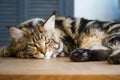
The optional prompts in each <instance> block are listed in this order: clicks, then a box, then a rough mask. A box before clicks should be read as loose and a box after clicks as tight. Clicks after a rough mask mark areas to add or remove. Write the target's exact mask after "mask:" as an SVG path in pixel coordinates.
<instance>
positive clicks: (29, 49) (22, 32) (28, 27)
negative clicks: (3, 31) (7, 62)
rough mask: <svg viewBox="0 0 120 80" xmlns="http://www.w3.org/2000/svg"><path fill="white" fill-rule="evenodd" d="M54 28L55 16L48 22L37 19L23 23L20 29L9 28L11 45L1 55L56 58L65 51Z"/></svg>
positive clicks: (19, 26)
mask: <svg viewBox="0 0 120 80" xmlns="http://www.w3.org/2000/svg"><path fill="white" fill-rule="evenodd" d="M31 21H33V22H31ZM30 22H31V23H30ZM27 23H29V24H27ZM38 23H39V24H38ZM23 25H24V27H23ZM36 26H37V27H36ZM54 27H55V14H52V15H51V16H50V18H49V19H48V20H46V21H45V20H44V19H41V18H40V19H39V18H35V19H31V20H28V21H26V22H23V23H21V24H20V25H18V27H14V26H10V27H8V30H9V32H10V37H11V39H10V44H9V45H8V46H6V47H4V48H3V49H2V51H1V53H2V54H1V55H2V56H9V57H10V56H11V57H19V58H42V59H43V58H45V59H49V58H50V57H56V56H57V55H58V54H59V53H60V52H61V51H62V50H63V43H62V41H61V39H59V36H58V35H57V34H56V33H55V30H54Z"/></svg>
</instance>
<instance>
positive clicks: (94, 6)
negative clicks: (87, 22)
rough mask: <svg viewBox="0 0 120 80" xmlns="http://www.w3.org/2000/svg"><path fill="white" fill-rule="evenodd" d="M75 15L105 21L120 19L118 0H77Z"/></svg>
mask: <svg viewBox="0 0 120 80" xmlns="http://www.w3.org/2000/svg"><path fill="white" fill-rule="evenodd" d="M74 3H75V4H74V10H75V11H74V12H75V13H74V16H75V17H84V18H88V19H99V20H104V21H110V20H120V9H119V7H118V0H75V2H74Z"/></svg>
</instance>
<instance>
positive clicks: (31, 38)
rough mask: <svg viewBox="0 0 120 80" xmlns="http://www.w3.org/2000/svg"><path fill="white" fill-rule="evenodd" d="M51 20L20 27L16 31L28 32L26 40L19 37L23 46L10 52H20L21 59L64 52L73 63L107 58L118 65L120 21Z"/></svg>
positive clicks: (51, 18)
mask: <svg viewBox="0 0 120 80" xmlns="http://www.w3.org/2000/svg"><path fill="white" fill-rule="evenodd" d="M54 18H55V15H54V14H53V15H52V16H51V17H50V18H49V19H48V20H47V21H45V20H43V19H39V18H35V19H31V20H29V21H25V22H24V23H22V24H20V25H19V26H18V28H17V29H19V30H22V31H25V32H24V33H26V32H27V33H26V34H27V35H26V36H27V37H26V36H24V38H23V39H25V41H22V40H21V39H20V38H18V40H21V41H22V43H24V45H23V44H21V45H20V46H21V47H22V48H23V46H25V47H24V48H23V49H21V48H20V49H18V50H15V52H12V53H14V54H15V53H19V54H17V55H19V56H17V57H21V55H22V58H31V57H28V54H29V55H30V56H31V55H32V57H35V58H41V57H42V58H45V56H47V57H46V58H50V57H51V56H57V55H59V53H64V54H65V55H66V56H70V59H71V60H72V61H89V60H106V59H108V62H109V63H120V22H114V21H112V22H104V21H99V20H88V19H84V18H72V17H57V18H56V19H54ZM12 28H13V27H12ZM14 28H15V27H14ZM10 29H11V28H10ZM10 29H9V30H10ZM28 34H29V35H28ZM14 42H15V41H14V40H12V42H11V45H9V46H10V47H11V46H12V47H13V46H14V44H15V47H13V50H12V51H14V49H17V48H16V46H17V47H18V44H19V43H17V42H15V43H14ZM46 43H47V44H46ZM45 44H46V45H45ZM9 46H8V47H7V48H5V49H4V50H3V53H5V56H6V53H7V55H9V54H8V53H11V52H9V51H11V49H9V48H10V47H9ZM12 47H11V48H12ZM18 48H19V47H18ZM16 51H17V52H16ZM21 51H25V52H21ZM36 54H37V55H39V56H36ZM54 54H55V55H54ZM33 55H35V56H33ZM48 56H49V57H48Z"/></svg>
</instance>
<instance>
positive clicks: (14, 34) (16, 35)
mask: <svg viewBox="0 0 120 80" xmlns="http://www.w3.org/2000/svg"><path fill="white" fill-rule="evenodd" d="M8 29H9V32H10V36H11V38H13V39H15V40H18V39H20V38H22V37H23V36H24V32H23V31H22V30H20V29H18V28H16V27H8Z"/></svg>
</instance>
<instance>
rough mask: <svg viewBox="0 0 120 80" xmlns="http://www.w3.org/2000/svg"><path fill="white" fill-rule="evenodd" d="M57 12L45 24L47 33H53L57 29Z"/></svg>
mask: <svg viewBox="0 0 120 80" xmlns="http://www.w3.org/2000/svg"><path fill="white" fill-rule="evenodd" d="M55 16H56V14H55V12H53V14H52V15H51V16H50V17H49V18H48V20H47V21H46V22H45V23H44V24H43V27H44V30H45V31H53V30H54V27H55Z"/></svg>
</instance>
